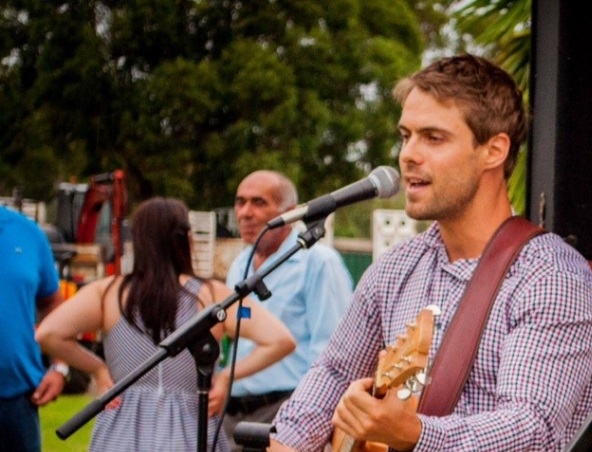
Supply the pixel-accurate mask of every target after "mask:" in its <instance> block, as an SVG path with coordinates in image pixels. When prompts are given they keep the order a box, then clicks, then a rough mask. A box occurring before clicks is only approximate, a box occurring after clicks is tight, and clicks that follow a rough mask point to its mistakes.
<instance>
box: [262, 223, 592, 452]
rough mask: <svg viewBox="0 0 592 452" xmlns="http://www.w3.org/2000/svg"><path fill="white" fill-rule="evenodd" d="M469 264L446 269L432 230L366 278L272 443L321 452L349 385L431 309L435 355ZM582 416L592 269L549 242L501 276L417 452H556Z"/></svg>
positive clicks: (586, 400) (586, 406)
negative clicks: (480, 329)
mask: <svg viewBox="0 0 592 452" xmlns="http://www.w3.org/2000/svg"><path fill="white" fill-rule="evenodd" d="M477 262H478V260H477V259H470V260H464V259H463V260H457V261H455V262H452V263H451V262H449V260H448V257H447V254H446V250H445V248H444V244H443V242H442V240H441V237H440V233H439V230H438V226H437V224H436V223H434V224H433V225H432V226H431V227H430V228H429V229H428V230H427V231H426V232H424V233H423V234H420V235H419V236H417V237H416V238H415V239H413V240H411V241H409V242H407V243H405V244H402V245H399V246H396V247H394V248H392V249H391V250H389V251H388V252H386V253H385V254H384V255H383V256H382V257H381V258H380V259H379V260H378V261H377V262H376V263H374V264H373V265H372V266H371V267H370V268H369V269H368V270H367V271H366V273H365V274H364V276H363V278H362V280H361V281H360V283H359V285H358V288H357V290H356V294H355V297H354V301H353V302H352V304H351V306H350V308H349V310H348V312H347V313H346V315H345V317H344V319H343V321H342V322H341V324H340V326H339V327H338V329H337V331H336V332H335V334H334V335H333V337H332V339H331V341H330V342H329V345H328V346H327V348H326V350H325V351H324V353H323V354H322V355H321V356H320V357H319V359H318V360H317V361H316V363H315V364H314V366H313V367H312V368H311V370H310V372H309V373H308V374H307V376H306V377H305V378H304V379H303V380H302V381H301V383H300V384H299V386H298V388H297V390H296V392H295V393H294V395H293V397H292V398H291V399H290V401H289V402H287V403H285V404H284V405H283V407H282V409H281V410H280V412H279V413H278V415H277V417H276V419H275V421H274V424H275V426H276V429H277V432H278V433H277V434H274V435H273V436H274V438H275V439H277V440H278V441H280V442H282V443H284V444H287V445H290V446H292V447H294V448H295V449H297V450H298V451H301V452H312V451H317V450H322V448H323V446H324V445H325V444H326V443H327V442H328V441H329V439H330V436H331V432H332V428H333V426H332V424H331V417H332V415H333V411H334V409H335V407H336V405H337V403H338V401H339V399H340V397H341V395H342V394H343V392H344V391H345V390H346V388H347V387H348V385H349V383H350V382H351V381H352V380H355V379H359V378H361V377H365V376H371V375H373V372H374V369H375V367H376V357H377V355H378V352H379V350H380V349H382V348H384V346H385V344H394V343H395V342H396V337H397V335H399V334H401V333H403V332H404V331H405V325H406V323H408V322H411V321H413V320H414V319H415V318H416V316H417V314H418V312H419V311H420V310H421V309H422V308H424V307H426V306H427V305H429V304H436V305H438V306H440V308H441V310H442V315H441V316H440V317H439V318H438V324H437V325H436V329H435V331H434V337H433V340H432V346H431V351H430V356H431V357H433V356H434V355H435V352H436V351H437V349H438V346H439V344H440V342H441V340H442V336H443V333H444V332H445V331H446V327H447V326H448V324H449V323H450V320H451V319H452V316H453V314H454V312H455V310H456V307H457V304H458V302H459V300H460V298H461V296H462V294H463V291H464V289H465V287H466V285H467V282H468V281H469V279H470V278H471V275H472V273H473V271H474V270H475V267H476V264H477ZM590 413H592V272H591V271H590V268H589V266H588V263H587V262H586V260H585V259H584V258H583V257H582V256H581V255H579V254H578V253H577V252H576V251H575V250H574V249H573V248H571V247H570V246H569V245H567V244H565V243H564V241H563V240H562V239H561V238H560V237H559V236H557V235H555V234H552V233H548V234H544V235H541V236H538V237H536V238H534V239H532V240H531V241H530V242H529V243H528V244H527V245H526V246H525V247H524V249H523V250H522V251H521V253H520V255H519V257H518V259H517V260H516V262H515V263H514V264H513V265H512V267H511V268H510V271H509V272H508V274H507V275H506V278H505V280H504V283H503V285H502V288H501V290H500V292H499V293H498V296H497V298H496V301H495V303H494V306H493V308H492V311H491V314H490V317H489V321H488V324H487V327H486V329H485V331H484V334H483V337H482V340H481V343H480V346H479V350H478V353H477V357H476V360H475V363H474V367H473V369H472V371H471V373H470V376H469V379H468V382H467V384H466V386H465V388H464V390H463V392H462V395H461V398H460V400H459V402H458V405H457V407H456V409H455V410H454V412H453V413H452V414H451V415H449V416H444V417H428V416H424V415H419V416H420V419H421V421H422V424H423V428H422V433H421V436H420V439H419V442H418V444H417V445H416V447H415V449H414V450H415V451H416V452H423V451H426V452H427V451H429V452H434V451H477V450H486V451H490V452H494V451H509V450H512V451H518V450H529V451H552V450H556V451H559V450H563V449H564V448H565V446H566V444H567V443H569V441H570V439H571V438H572V437H573V436H574V435H575V434H576V433H577V432H578V429H579V428H580V426H581V425H582V424H583V423H584V421H585V420H586V417H587V416H588V415H589V414H590Z"/></svg>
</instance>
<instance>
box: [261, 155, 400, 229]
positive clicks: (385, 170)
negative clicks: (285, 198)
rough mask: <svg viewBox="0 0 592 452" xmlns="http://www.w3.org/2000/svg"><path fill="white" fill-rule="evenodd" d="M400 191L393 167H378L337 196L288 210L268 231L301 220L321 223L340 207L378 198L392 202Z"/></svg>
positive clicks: (321, 198)
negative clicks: (391, 199) (390, 199)
mask: <svg viewBox="0 0 592 452" xmlns="http://www.w3.org/2000/svg"><path fill="white" fill-rule="evenodd" d="M397 191H399V173H397V171H396V170H395V169H394V168H391V167H390V166H379V167H378V168H375V169H374V170H372V172H371V173H370V174H369V175H368V177H366V178H364V179H362V180H359V181H357V182H354V183H352V184H349V185H347V186H345V187H343V188H340V189H339V190H335V191H334V192H332V193H330V194H328V195H323V196H319V197H318V198H315V199H313V200H312V201H309V202H307V203H306V204H303V205H301V206H298V207H295V208H294V209H292V210H289V211H287V212H285V213H283V214H281V215H279V216H277V217H275V218H274V219H273V220H271V221H269V222H268V223H267V227H268V228H269V229H274V228H278V227H280V226H284V225H285V224H289V223H293V222H295V221H298V220H302V221H304V222H305V223H308V222H312V221H316V220H320V219H321V218H324V217H326V216H327V215H329V214H330V213H331V212H334V211H335V210H336V209H337V208H338V207H343V206H349V205H350V204H354V203H356V202H358V201H364V200H366V199H371V198H375V197H379V198H390V197H391V196H394V195H395V193H397Z"/></svg>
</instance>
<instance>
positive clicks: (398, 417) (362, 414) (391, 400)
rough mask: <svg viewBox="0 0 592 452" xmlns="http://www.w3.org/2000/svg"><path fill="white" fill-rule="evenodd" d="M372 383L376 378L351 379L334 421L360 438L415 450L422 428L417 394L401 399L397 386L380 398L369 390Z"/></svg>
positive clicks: (396, 447)
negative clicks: (352, 380)
mask: <svg viewBox="0 0 592 452" xmlns="http://www.w3.org/2000/svg"><path fill="white" fill-rule="evenodd" d="M372 385H373V380H372V378H363V379H361V380H356V381H354V382H353V383H351V384H350V385H349V388H348V389H347V391H346V392H345V394H343V397H342V398H341V400H340V401H339V404H338V405H337V408H336V410H335V413H334V415H333V419H332V421H333V424H334V425H335V427H337V428H339V429H341V430H343V431H344V432H345V433H347V434H348V435H351V436H352V437H354V438H357V439H361V440H364V441H371V442H378V443H383V444H387V445H389V446H390V447H392V448H394V449H396V450H401V451H404V450H413V448H414V447H415V445H416V444H417V442H418V441H419V437H420V435H421V429H422V424H421V421H420V419H419V417H418V416H417V412H416V411H417V397H416V396H412V397H411V398H409V399H408V400H401V399H400V398H399V397H398V396H397V391H396V390H395V389H394V388H393V389H391V390H389V391H388V392H387V393H386V395H385V396H384V397H383V398H382V399H377V398H375V397H373V396H372V395H371V394H370V393H369V392H370V390H371V388H372Z"/></svg>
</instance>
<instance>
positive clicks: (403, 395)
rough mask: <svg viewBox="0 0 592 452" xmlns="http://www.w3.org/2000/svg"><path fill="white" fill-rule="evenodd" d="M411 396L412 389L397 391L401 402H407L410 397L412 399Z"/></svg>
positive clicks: (405, 388)
mask: <svg viewBox="0 0 592 452" xmlns="http://www.w3.org/2000/svg"><path fill="white" fill-rule="evenodd" d="M411 394H412V392H411V389H409V388H407V387H404V388H401V389H399V390H398V391H397V397H398V398H399V400H407V399H408V398H409V397H411Z"/></svg>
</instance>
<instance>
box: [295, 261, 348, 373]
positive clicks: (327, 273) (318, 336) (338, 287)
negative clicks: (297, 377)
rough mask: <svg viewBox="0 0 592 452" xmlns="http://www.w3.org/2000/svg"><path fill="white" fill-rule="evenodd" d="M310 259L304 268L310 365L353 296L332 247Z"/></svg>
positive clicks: (344, 268) (326, 341) (326, 342)
mask: <svg viewBox="0 0 592 452" xmlns="http://www.w3.org/2000/svg"><path fill="white" fill-rule="evenodd" d="M323 251H324V252H323V253H322V254H321V253H319V254H317V255H316V256H315V258H314V259H310V260H309V262H308V265H307V269H306V272H307V274H306V279H307V281H308V283H307V285H306V294H305V297H304V299H305V303H306V309H305V311H306V323H307V326H308V331H309V333H310V342H309V343H310V346H309V350H308V357H309V364H312V362H313V361H314V360H315V359H316V358H318V356H319V355H320V354H321V352H322V351H323V350H324V349H325V347H326V346H327V344H328V342H329V339H330V337H331V334H333V332H334V331H335V329H336V328H337V325H338V323H339V321H340V320H341V319H342V318H343V315H344V313H345V310H346V309H347V307H348V305H349V304H350V302H351V299H352V295H353V293H352V291H353V288H352V286H353V283H352V279H351V275H350V274H349V271H348V270H347V268H346V267H345V264H344V263H343V261H342V260H341V258H340V257H339V255H337V253H336V252H332V250H323Z"/></svg>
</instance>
